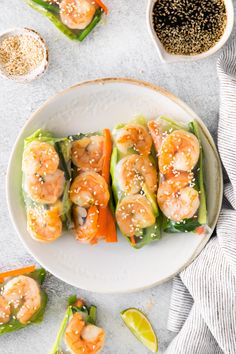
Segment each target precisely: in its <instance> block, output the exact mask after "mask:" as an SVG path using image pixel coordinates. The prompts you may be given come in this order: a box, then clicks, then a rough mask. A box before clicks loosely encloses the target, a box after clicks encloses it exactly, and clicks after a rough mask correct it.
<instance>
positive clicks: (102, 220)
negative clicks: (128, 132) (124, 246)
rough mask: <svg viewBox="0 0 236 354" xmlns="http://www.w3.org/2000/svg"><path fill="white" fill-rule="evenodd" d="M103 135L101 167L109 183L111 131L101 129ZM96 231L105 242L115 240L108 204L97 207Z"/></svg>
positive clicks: (114, 230) (113, 223)
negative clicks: (97, 227)
mask: <svg viewBox="0 0 236 354" xmlns="http://www.w3.org/2000/svg"><path fill="white" fill-rule="evenodd" d="M103 136H104V161H103V167H102V176H103V178H104V179H105V181H106V182H107V184H109V180H110V160H111V153H112V138H111V132H110V130H109V129H104V130H103ZM98 225H99V229H98V233H97V237H102V236H105V238H106V241H107V242H116V241H117V238H116V227H115V222H114V219H113V217H112V213H111V211H110V208H109V206H107V207H105V208H99V216H98Z"/></svg>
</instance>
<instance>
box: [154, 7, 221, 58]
mask: <svg viewBox="0 0 236 354" xmlns="http://www.w3.org/2000/svg"><path fill="white" fill-rule="evenodd" d="M152 18H153V27H154V30H155V32H156V34H157V36H158V38H159V39H160V41H161V43H162V44H163V46H164V48H165V49H166V50H167V51H168V52H169V53H171V54H178V55H195V54H200V53H203V52H206V51H207V50H209V49H210V48H212V47H213V46H214V45H215V44H216V43H217V42H218V41H219V39H220V38H221V36H222V35H223V33H224V30H225V26H226V9H225V4H224V1H223V0H157V1H156V2H155V4H154V7H153V16H152Z"/></svg>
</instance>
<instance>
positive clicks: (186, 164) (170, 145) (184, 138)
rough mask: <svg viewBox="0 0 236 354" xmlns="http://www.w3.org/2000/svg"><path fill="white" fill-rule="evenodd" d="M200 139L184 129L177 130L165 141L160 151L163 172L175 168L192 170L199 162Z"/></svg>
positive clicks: (160, 166)
mask: <svg viewBox="0 0 236 354" xmlns="http://www.w3.org/2000/svg"><path fill="white" fill-rule="evenodd" d="M199 154H200V145H199V141H198V139H197V138H196V136H195V135H193V134H192V133H189V132H186V131H184V130H175V131H174V132H173V133H171V134H169V135H168V136H167V137H166V138H165V139H164V141H163V143H162V145H161V149H160V153H159V169H160V172H161V173H162V174H166V173H168V172H169V171H170V170H172V169H174V170H177V171H190V170H192V169H193V168H194V167H195V165H196V164H197V162H198V159H199Z"/></svg>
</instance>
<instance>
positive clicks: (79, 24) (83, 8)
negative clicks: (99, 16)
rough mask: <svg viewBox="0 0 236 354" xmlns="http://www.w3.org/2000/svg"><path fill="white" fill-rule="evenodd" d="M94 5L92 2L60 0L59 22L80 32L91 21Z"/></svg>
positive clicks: (86, 0) (94, 9) (90, 0)
mask: <svg viewBox="0 0 236 354" xmlns="http://www.w3.org/2000/svg"><path fill="white" fill-rule="evenodd" d="M95 11H96V4H95V2H94V1H92V0H62V1H61V3H60V17H61V21H62V22H63V23H64V24H65V25H66V26H68V27H69V28H71V29H79V30H82V29H84V28H85V27H87V26H88V25H89V24H90V22H91V21H92V19H93V17H94V15H95Z"/></svg>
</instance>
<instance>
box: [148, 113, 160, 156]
mask: <svg viewBox="0 0 236 354" xmlns="http://www.w3.org/2000/svg"><path fill="white" fill-rule="evenodd" d="M148 129H149V132H150V134H151V136H152V139H153V142H154V145H155V149H156V152H157V153H159V151H160V148H161V144H162V141H163V137H164V133H163V131H162V129H161V126H160V124H158V122H157V121H155V120H150V121H149V122H148Z"/></svg>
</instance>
